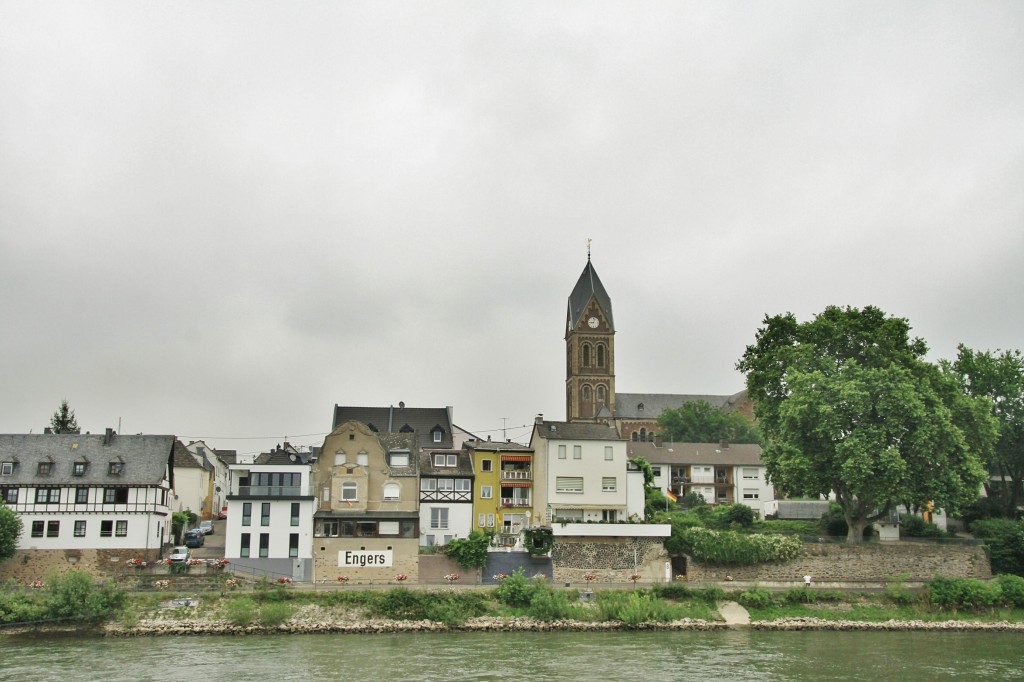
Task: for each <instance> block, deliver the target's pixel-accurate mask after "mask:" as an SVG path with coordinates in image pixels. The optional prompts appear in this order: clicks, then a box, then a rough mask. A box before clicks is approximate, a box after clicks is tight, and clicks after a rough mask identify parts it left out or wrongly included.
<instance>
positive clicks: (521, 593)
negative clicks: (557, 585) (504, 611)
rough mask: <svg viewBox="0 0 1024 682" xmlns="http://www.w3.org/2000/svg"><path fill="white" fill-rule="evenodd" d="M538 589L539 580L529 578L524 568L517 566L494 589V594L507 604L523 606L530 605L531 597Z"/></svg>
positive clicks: (514, 606)
mask: <svg viewBox="0 0 1024 682" xmlns="http://www.w3.org/2000/svg"><path fill="white" fill-rule="evenodd" d="M536 589H537V582H536V581H534V580H530V579H529V578H527V577H526V575H525V574H524V573H523V569H521V568H517V569H516V570H515V572H514V573H512V575H510V576H509V577H507V578H505V580H503V581H502V583H501V585H499V586H498V587H497V589H495V590H494V596H495V598H497V600H498V601H499V602H501V603H502V604H504V605H506V606H511V607H513V608H516V607H523V606H529V605H530V599H531V598H532V597H533V594H534V592H535V591H536Z"/></svg>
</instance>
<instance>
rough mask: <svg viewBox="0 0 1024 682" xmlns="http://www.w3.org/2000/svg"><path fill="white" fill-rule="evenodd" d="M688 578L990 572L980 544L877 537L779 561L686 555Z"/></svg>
mask: <svg viewBox="0 0 1024 682" xmlns="http://www.w3.org/2000/svg"><path fill="white" fill-rule="evenodd" d="M686 574H687V579H688V580H689V581H690V582H698V583H699V582H703V581H721V580H725V579H726V576H728V577H729V578H730V579H732V580H746V581H755V582H756V581H764V582H786V581H789V582H793V581H797V582H802V581H803V576H805V575H809V576H811V577H812V578H813V579H814V580H815V581H816V582H847V583H849V582H854V583H856V582H884V581H886V580H892V579H894V578H900V577H903V578H905V579H906V580H911V581H926V580H931V579H932V578H934V577H935V576H936V575H941V576H944V577H946V578H977V579H981V580H985V579H988V578H991V577H992V568H991V565H990V564H989V560H988V557H987V556H986V555H985V552H984V550H983V549H982V548H981V546H980V545H973V544H961V543H923V542H879V543H869V544H864V545H845V544H813V543H807V544H804V546H803V550H802V551H801V553H800V556H799V557H797V558H796V559H794V560H793V561H788V562H786V563H782V564H759V565H756V566H709V565H704V564H699V563H697V562H696V561H693V560H688V561H687V571H686Z"/></svg>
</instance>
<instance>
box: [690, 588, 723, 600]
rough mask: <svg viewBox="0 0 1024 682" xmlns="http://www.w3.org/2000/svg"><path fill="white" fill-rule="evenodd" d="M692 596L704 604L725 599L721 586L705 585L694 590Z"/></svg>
mask: <svg viewBox="0 0 1024 682" xmlns="http://www.w3.org/2000/svg"><path fill="white" fill-rule="evenodd" d="M693 596H694V597H696V598H697V599H700V600H701V601H702V602H704V603H705V604H717V603H718V602H720V601H722V600H723V599H725V590H723V589H722V588H721V587H705V588H704V589H701V590H694V593H693Z"/></svg>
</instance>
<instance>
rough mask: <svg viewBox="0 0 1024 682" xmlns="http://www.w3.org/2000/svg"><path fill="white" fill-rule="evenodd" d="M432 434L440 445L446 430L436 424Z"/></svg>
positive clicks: (431, 431)
mask: <svg viewBox="0 0 1024 682" xmlns="http://www.w3.org/2000/svg"><path fill="white" fill-rule="evenodd" d="M430 433H431V435H432V436H433V437H434V442H435V443H440V442H441V439H442V438H444V429H443V428H441V425H440V424H435V425H434V428H432V429H431V430H430Z"/></svg>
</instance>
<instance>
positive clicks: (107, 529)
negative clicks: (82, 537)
mask: <svg viewBox="0 0 1024 682" xmlns="http://www.w3.org/2000/svg"><path fill="white" fill-rule="evenodd" d="M100 537H101V538H111V537H114V522H113V521H100Z"/></svg>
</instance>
